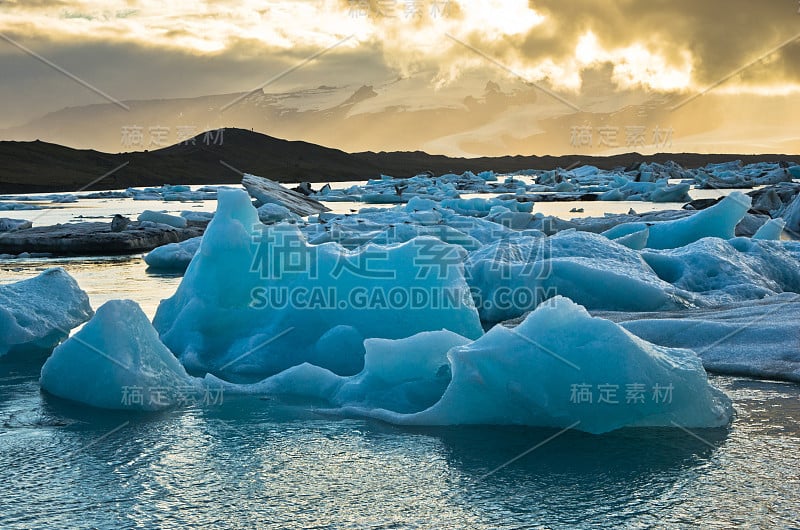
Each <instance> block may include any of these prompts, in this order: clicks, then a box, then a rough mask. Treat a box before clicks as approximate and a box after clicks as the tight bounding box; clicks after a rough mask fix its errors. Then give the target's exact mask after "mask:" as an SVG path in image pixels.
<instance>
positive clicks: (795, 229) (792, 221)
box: [781, 193, 800, 239]
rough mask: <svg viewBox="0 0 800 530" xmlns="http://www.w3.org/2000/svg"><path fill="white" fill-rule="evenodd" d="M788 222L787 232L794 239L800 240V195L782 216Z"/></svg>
mask: <svg viewBox="0 0 800 530" xmlns="http://www.w3.org/2000/svg"><path fill="white" fill-rule="evenodd" d="M781 217H783V219H784V220H785V221H786V231H787V232H788V233H789V235H791V236H792V237H793V238H794V239H800V193H798V194H797V195H795V198H794V200H793V201H792V202H791V203H789V205H788V206H787V207H786V209H785V210H784V211H783V214H781Z"/></svg>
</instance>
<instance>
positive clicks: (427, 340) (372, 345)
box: [206, 330, 471, 413]
mask: <svg viewBox="0 0 800 530" xmlns="http://www.w3.org/2000/svg"><path fill="white" fill-rule="evenodd" d="M470 342H471V341H470V340H469V339H467V338H465V337H462V336H461V335H458V334H456V333H452V332H450V331H446V330H442V331H426V332H422V333H418V334H416V335H414V336H412V337H408V338H405V339H397V340H390V339H367V340H366V341H365V342H364V348H365V350H366V355H365V356H364V363H363V364H364V368H363V370H362V371H361V373H359V374H357V375H354V376H350V377H342V376H337V375H335V374H333V373H332V372H330V371H329V370H326V369H323V368H319V367H318V366H313V365H309V364H304V365H300V366H295V367H293V368H289V369H288V370H286V371H284V372H281V373H280V374H277V375H274V376H272V377H270V378H268V379H265V380H264V381H261V382H259V383H255V384H251V385H236V384H226V383H225V382H223V381H221V380H219V379H218V378H215V377H214V376H206V383H207V384H209V385H212V386H217V385H222V386H223V388H226V389H227V390H228V391H230V392H234V393H256V394H284V395H295V396H302V397H306V398H312V399H317V400H324V401H326V402H327V403H328V404H330V405H335V406H359V407H368V408H383V409H387V410H391V411H394V412H401V413H411V412H419V411H421V410H425V409H427V408H428V407H430V406H432V405H433V404H434V403H436V402H437V401H438V400H439V399H440V398H441V397H442V394H443V393H444V391H445V390H446V389H447V385H448V384H449V383H450V363H449V361H448V359H447V352H448V351H449V350H450V349H451V348H454V347H456V346H464V345H466V344H469V343H470Z"/></svg>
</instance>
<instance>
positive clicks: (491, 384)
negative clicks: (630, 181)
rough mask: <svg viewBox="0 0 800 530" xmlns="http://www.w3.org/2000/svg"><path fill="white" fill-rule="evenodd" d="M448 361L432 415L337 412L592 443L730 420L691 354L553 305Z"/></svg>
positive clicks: (563, 303)
mask: <svg viewBox="0 0 800 530" xmlns="http://www.w3.org/2000/svg"><path fill="white" fill-rule="evenodd" d="M447 357H448V359H449V361H450V370H451V373H452V379H451V381H450V383H449V385H448V386H447V390H445V392H444V394H443V395H442V397H441V399H440V400H439V401H437V402H436V404H435V405H433V406H432V407H430V408H428V409H426V410H423V411H421V412H417V413H414V414H402V413H398V412H395V411H390V410H386V409H359V408H358V407H347V408H346V409H345V411H346V412H350V413H359V412H360V413H363V414H364V415H367V416H370V417H374V418H378V419H382V420H386V421H389V422H391V423H397V424H401V425H529V426H537V427H554V428H567V427H572V428H576V429H579V430H583V431H586V432H590V433H595V434H600V433H604V432H609V431H613V430H616V429H619V428H622V427H675V426H679V427H683V428H710V427H722V426H725V425H727V424H728V423H729V422H730V420H731V418H732V415H733V408H732V405H731V402H730V400H729V399H728V398H727V397H726V396H725V395H724V394H723V393H722V392H721V391H719V390H717V389H716V388H714V387H713V386H711V385H710V384H709V382H708V378H707V376H706V372H705V370H704V369H703V367H702V364H701V362H700V359H699V358H698V357H697V356H696V355H695V354H694V353H693V352H692V351H691V350H685V349H677V348H665V347H663V346H656V345H654V344H650V343H648V342H645V341H643V340H642V339H639V338H637V337H635V336H634V335H633V334H631V333H629V332H627V331H625V330H624V329H622V328H621V327H620V326H618V325H617V324H614V323H613V322H610V321H608V320H602V319H598V318H592V317H591V316H590V315H589V314H588V313H587V312H586V310H585V309H584V308H582V307H580V306H578V305H576V304H574V303H573V302H571V301H569V300H567V299H565V298H562V297H557V298H554V299H553V300H552V301H549V302H546V303H545V304H543V305H541V306H540V307H539V308H537V310H536V311H534V312H533V313H531V314H530V315H529V316H528V318H526V319H525V321H523V322H522V324H520V325H519V326H517V327H516V328H513V329H510V328H506V327H504V326H501V325H498V326H495V327H494V328H492V329H491V330H490V331H489V332H488V333H487V334H486V335H484V336H483V337H481V338H480V339H478V340H476V341H475V342H473V343H471V344H468V345H465V346H458V347H455V348H453V349H451V350H450V351H449V352H448V354H447ZM642 391H644V392H642Z"/></svg>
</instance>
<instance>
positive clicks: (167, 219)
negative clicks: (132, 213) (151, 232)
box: [139, 210, 187, 228]
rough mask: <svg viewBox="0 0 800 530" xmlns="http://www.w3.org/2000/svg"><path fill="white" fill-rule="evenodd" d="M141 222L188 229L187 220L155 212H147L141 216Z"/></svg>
mask: <svg viewBox="0 0 800 530" xmlns="http://www.w3.org/2000/svg"><path fill="white" fill-rule="evenodd" d="M139 221H140V222H148V221H149V222H151V223H156V224H162V225H168V226H172V227H174V228H186V225H187V220H186V218H185V217H181V216H179V215H170V214H168V213H164V212H154V211H153V210H145V211H143V212H142V213H140V214H139Z"/></svg>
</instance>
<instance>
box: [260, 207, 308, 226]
mask: <svg viewBox="0 0 800 530" xmlns="http://www.w3.org/2000/svg"><path fill="white" fill-rule="evenodd" d="M258 218H259V219H260V220H261V222H262V223H265V224H269V223H280V222H281V221H293V222H298V221H301V220H302V218H301V217H300V216H299V215H297V214H295V213H292V211H291V210H289V208H287V207H285V206H281V205H280V204H275V203H270V202H268V203H266V204H264V205H262V206H259V208H258Z"/></svg>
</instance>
